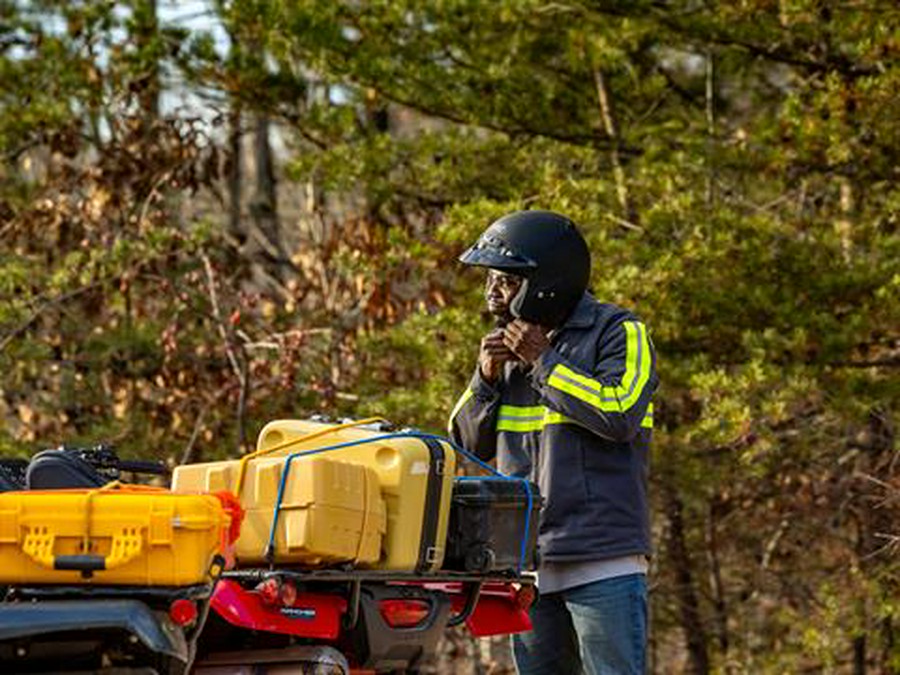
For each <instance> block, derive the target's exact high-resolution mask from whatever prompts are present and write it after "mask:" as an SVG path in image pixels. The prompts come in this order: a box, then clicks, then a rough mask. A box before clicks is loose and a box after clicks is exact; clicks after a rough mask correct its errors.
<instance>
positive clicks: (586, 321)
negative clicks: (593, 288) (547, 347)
mask: <svg viewBox="0 0 900 675" xmlns="http://www.w3.org/2000/svg"><path fill="white" fill-rule="evenodd" d="M595 302H596V301H595V300H594V298H593V297H592V296H591V294H590V293H587V292H585V294H584V295H582V296H581V299H580V300H579V301H578V304H577V305H575V309H573V310H572V313H571V314H569V318H567V319H566V321H565V323H563V325H562V326H559V327H558V328H555V329H553V330H552V331H550V338H551V339H553V338H554V337H556V336H557V335H559V334H560V333H562V332H563V331H565V330H569V329H570V328H576V329H577V328H590V327H591V326H593V325H594V309H593V306H594V303H595Z"/></svg>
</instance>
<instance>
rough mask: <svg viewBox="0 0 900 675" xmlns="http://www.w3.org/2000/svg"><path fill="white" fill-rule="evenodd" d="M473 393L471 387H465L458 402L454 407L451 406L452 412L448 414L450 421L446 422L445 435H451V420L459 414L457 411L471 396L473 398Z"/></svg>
mask: <svg viewBox="0 0 900 675" xmlns="http://www.w3.org/2000/svg"><path fill="white" fill-rule="evenodd" d="M474 394H475V392H473V391H472V388H471V387H467V388H466V390H465V391H464V392H463V394H462V396H460V397H459V400H458V401H457V402H456V405H455V406H453V412H451V413H450V419H448V420H447V433H448V434H452V433H453V420H454V419H455V418H456V416H457V415H458V414H459V411H460V410H462V407H463V406H464V405H465V404H466V403H467V402H468V400H469V399H470V398H472V396H474Z"/></svg>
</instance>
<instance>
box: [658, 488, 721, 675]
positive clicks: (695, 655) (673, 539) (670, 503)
mask: <svg viewBox="0 0 900 675" xmlns="http://www.w3.org/2000/svg"><path fill="white" fill-rule="evenodd" d="M663 501H664V504H665V506H664V508H665V514H666V518H667V520H668V521H669V537H668V542H667V543H668V548H669V558H670V560H671V561H672V565H673V566H674V568H675V570H674V571H675V584H676V587H675V592H676V595H677V598H678V605H679V609H680V613H681V625H682V628H683V629H684V634H685V640H686V642H687V648H688V655H689V657H690V663H691V672H693V673H694V675H707V673H709V672H710V666H709V645H708V638H707V636H706V631H705V630H704V628H703V622H702V621H701V619H700V608H699V602H698V598H697V592H696V591H695V589H694V574H693V563H692V562H691V558H690V555H689V554H688V548H687V543H686V541H685V532H684V505H683V504H682V502H681V499H680V498H679V496H678V493H677V492H676V488H675V486H674V485H673V484H672V483H671V480H669V481H666V482H665V484H664V485H663Z"/></svg>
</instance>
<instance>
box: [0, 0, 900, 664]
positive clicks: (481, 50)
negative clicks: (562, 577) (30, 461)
mask: <svg viewBox="0 0 900 675" xmlns="http://www.w3.org/2000/svg"><path fill="white" fill-rule="evenodd" d="M527 207H535V208H549V209H554V210H558V211H561V212H564V213H566V214H569V215H570V216H571V217H573V218H574V219H575V220H576V221H578V222H579V223H580V224H581V225H582V228H583V230H584V232H585V234H586V236H587V237H588V239H589V242H590V244H591V248H592V251H593V256H594V261H595V265H594V274H593V279H592V286H593V289H594V291H595V294H596V295H597V296H598V297H600V298H601V299H604V300H608V301H612V302H616V303H620V304H622V305H624V306H626V307H629V308H632V309H634V310H635V311H636V312H637V313H638V314H639V315H640V316H641V317H642V318H643V319H644V320H645V321H646V322H647V323H648V325H649V326H650V327H651V330H652V335H653V339H654V341H655V344H656V347H657V350H658V351H659V354H660V371H661V377H662V381H663V385H662V387H661V389H660V391H659V394H658V396H657V401H656V411H657V414H656V432H655V439H654V457H653V472H652V473H653V475H652V487H653V495H654V500H655V502H654V523H655V538H656V550H657V555H656V557H655V558H654V560H653V563H652V591H651V593H652V640H651V660H652V664H653V672H654V673H678V672H684V673H698V674H699V673H729V674H730V673H788V672H790V673H799V672H809V673H854V674H862V673H897V672H900V567H898V564H897V563H898V560H900V548H898V542H900V538H898V537H900V518H898V515H900V501H898V500H900V493H898V492H897V489H898V487H900V466H898V462H897V459H898V456H900V455H898V451H900V441H898V435H897V426H898V422H900V417H898V413H900V376H898V375H900V6H898V4H897V3H896V1H895V0H844V1H838V0H741V1H740V2H737V1H724V0H630V1H628V2H625V1H615V0H571V1H568V0H562V1H560V2H537V1H532V0H390V1H387V0H378V1H375V0H373V1H372V2H359V1H358V0H329V1H328V2H322V1H317V0H283V1H278V0H242V1H238V0H233V1H226V0H220V1H218V0H210V1H207V2H202V1H199V0H195V1H190V2H187V1H185V2H172V1H171V0H169V1H165V0H131V1H129V2H113V1H100V0H81V1H72V2H67V1H62V0H59V1H49V0H34V1H30V2H26V1H17V0H0V373H2V376H0V452H2V453H3V454H6V455H27V454H30V453H31V452H33V451H35V450H37V449H40V448H45V447H50V446H53V445H57V444H59V443H61V442H68V443H92V442H96V441H101V440H103V441H111V442H114V443H116V444H117V445H118V447H119V448H120V451H121V453H122V454H123V455H126V456H148V455H153V456H158V457H161V458H165V459H166V460H168V461H169V462H171V463H172V464H177V463H179V462H184V461H196V460H210V459H214V458H222V457H225V456H230V455H235V454H237V453H240V452H243V451H246V450H247V449H248V448H250V447H252V446H253V444H254V441H255V434H256V433H257V432H258V430H259V429H260V427H261V426H262V424H263V423H265V422H266V421H268V420H271V419H275V418H280V417H304V416H308V415H311V414H314V413H324V414H328V415H331V416H334V417H343V416H368V415H373V414H383V415H386V416H388V417H389V418H391V419H393V420H394V421H396V422H398V423H400V424H402V425H413V426H417V427H420V428H423V429H427V430H431V431H441V430H442V429H443V428H444V424H445V419H446V417H447V414H448V411H449V410H450V408H451V407H452V404H453V402H454V401H455V399H456V397H457V396H458V395H459V393H460V392H461V391H462V389H463V388H464V386H465V383H466V381H467V380H468V377H469V375H470V373H471V371H472V368H473V367H474V364H475V356H476V351H477V345H478V341H479V339H480V336H481V335H482V334H483V333H484V332H485V330H486V329H487V328H488V326H489V323H488V321H487V317H486V316H485V315H484V314H483V312H482V285H483V278H482V276H481V275H479V274H478V273H477V272H474V271H472V270H466V269H464V268H462V266H461V265H459V264H457V263H456V262H455V260H456V256H457V255H458V254H459V253H460V252H461V250H462V249H463V248H464V247H465V246H466V245H467V244H469V243H470V242H472V241H473V240H474V238H475V237H476V236H477V235H478V233H480V231H481V230H482V229H483V228H484V227H485V226H486V225H487V224H488V223H489V222H490V221H491V219H493V218H495V217H497V216H499V215H501V214H503V213H505V212H507V211H509V210H512V209H519V208H527ZM450 642H451V650H456V652H458V653H459V654H460V655H462V654H472V653H474V652H473V649H474V648H475V647H478V648H479V649H480V650H481V652H482V655H481V657H479V658H474V657H472V658H469V659H468V661H466V663H468V664H469V665H468V666H466V667H467V668H469V670H468V671H465V672H473V673H475V672H478V673H486V672H502V670H501V669H500V668H499V667H498V666H497V664H495V663H492V660H494V659H500V660H501V661H502V658H500V657H501V656H502V652H503V651H504V649H503V646H502V645H493V646H491V647H490V649H489V650H488V651H491V652H492V653H493V656H491V655H488V656H485V655H484V653H483V652H484V651H485V649H484V645H475V646H473V645H472V644H469V643H466V642H465V640H464V639H463V638H462V637H461V636H460V635H456V636H454V637H453V639H452V640H451V641H450ZM491 669H493V670H491ZM460 672H463V671H460Z"/></svg>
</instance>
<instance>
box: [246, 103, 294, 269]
mask: <svg viewBox="0 0 900 675" xmlns="http://www.w3.org/2000/svg"><path fill="white" fill-rule="evenodd" d="M270 128H271V123H270V120H269V117H268V116H267V115H266V114H265V113H260V114H258V115H257V117H256V130H255V134H254V153H253V154H254V160H255V164H256V190H255V194H254V196H253V203H252V204H251V206H250V212H251V214H252V215H253V225H254V231H253V233H252V237H251V241H252V245H251V247H250V251H249V252H248V253H249V255H250V257H251V259H252V260H254V262H255V263H257V264H260V265H262V266H263V267H264V268H266V269H267V271H268V273H269V274H270V275H271V276H273V277H274V278H276V279H283V277H284V275H283V273H282V272H283V270H284V265H285V264H286V263H287V255H286V254H285V252H284V246H283V244H282V241H281V227H280V224H279V221H278V186H277V183H276V178H275V162H274V159H273V155H272V143H271V139H270Z"/></svg>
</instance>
